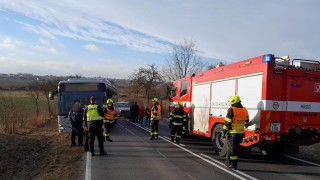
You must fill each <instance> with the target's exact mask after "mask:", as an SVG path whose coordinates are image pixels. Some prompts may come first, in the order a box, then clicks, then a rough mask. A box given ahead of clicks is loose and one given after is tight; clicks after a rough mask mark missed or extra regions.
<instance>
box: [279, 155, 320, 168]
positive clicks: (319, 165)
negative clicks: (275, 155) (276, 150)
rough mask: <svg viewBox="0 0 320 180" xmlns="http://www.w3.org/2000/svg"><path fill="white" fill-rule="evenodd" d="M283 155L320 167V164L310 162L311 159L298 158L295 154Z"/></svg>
mask: <svg viewBox="0 0 320 180" xmlns="http://www.w3.org/2000/svg"><path fill="white" fill-rule="evenodd" d="M283 156H284V157H286V158H289V159H294V160H296V161H301V162H304V163H307V164H311V165H314V166H318V167H320V164H317V163H313V162H310V161H306V160H303V159H299V158H296V157H293V156H290V155H283Z"/></svg>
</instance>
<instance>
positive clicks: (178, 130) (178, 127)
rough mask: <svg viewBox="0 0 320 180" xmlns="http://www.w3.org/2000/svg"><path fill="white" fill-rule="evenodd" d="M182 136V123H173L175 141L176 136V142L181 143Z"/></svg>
mask: <svg viewBox="0 0 320 180" xmlns="http://www.w3.org/2000/svg"><path fill="white" fill-rule="evenodd" d="M176 133H177V134H176ZM181 136H182V125H172V126H171V140H172V141H174V138H176V142H177V143H179V142H180V139H181Z"/></svg>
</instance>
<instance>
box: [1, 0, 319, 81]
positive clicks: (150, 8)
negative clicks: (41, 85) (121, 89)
mask: <svg viewBox="0 0 320 180" xmlns="http://www.w3.org/2000/svg"><path fill="white" fill-rule="evenodd" d="M319 7H320V1H317V0H303V1H302V0H282V1H279V0H268V1H263V0H242V1H239V0H157V1H150V0H121V1H118V0H90V1H87V0H82V1H76V0H73V1H71V0H55V1H52V0H51V1H49V0H42V1H36V0H28V1H25V0H0V24H1V26H0V73H18V72H24V73H34V74H38V75H46V74H53V75H71V74H78V73H80V74H82V75H84V76H104V77H110V78H127V77H128V75H129V74H130V73H132V71H133V70H134V69H138V68H139V67H141V66H145V65H146V64H152V63H156V64H157V65H158V66H159V67H161V66H162V65H163V64H164V61H165V58H167V57H168V53H169V52H170V49H171V46H172V45H173V44H174V43H177V42H181V41H183V39H184V38H186V39H193V40H194V41H196V49H197V50H198V51H199V53H200V55H201V56H202V59H203V60H204V61H206V62H210V63H212V64H215V63H216V62H217V59H219V60H222V61H224V62H227V63H232V62H235V61H239V60H243V59H246V58H251V57H255V56H259V55H262V54H266V53H273V54H275V55H277V56H284V55H290V57H291V58H305V59H319V55H320V52H319V47H320V35H319V32H320V24H319V17H320V11H319Z"/></svg>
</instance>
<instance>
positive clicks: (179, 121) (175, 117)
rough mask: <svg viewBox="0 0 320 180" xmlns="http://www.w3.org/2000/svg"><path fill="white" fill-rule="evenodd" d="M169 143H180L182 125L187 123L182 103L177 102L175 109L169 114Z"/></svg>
mask: <svg viewBox="0 0 320 180" xmlns="http://www.w3.org/2000/svg"><path fill="white" fill-rule="evenodd" d="M169 120H170V124H169V127H170V128H171V141H172V142H174V140H176V143H179V142H180V139H181V136H182V125H183V123H185V122H187V113H186V112H185V111H184V110H183V105H182V101H178V104H177V107H176V108H174V109H173V110H172V112H171V113H170V117H169Z"/></svg>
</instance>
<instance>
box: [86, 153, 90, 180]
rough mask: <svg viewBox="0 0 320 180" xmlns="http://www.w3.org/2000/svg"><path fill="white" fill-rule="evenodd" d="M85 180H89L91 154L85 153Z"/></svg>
mask: <svg viewBox="0 0 320 180" xmlns="http://www.w3.org/2000/svg"><path fill="white" fill-rule="evenodd" d="M85 180H91V153H90V152H87V161H86V176H85Z"/></svg>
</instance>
